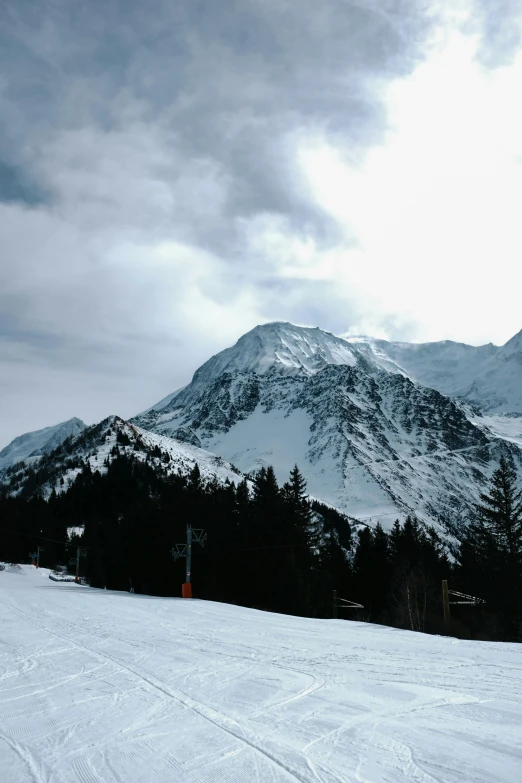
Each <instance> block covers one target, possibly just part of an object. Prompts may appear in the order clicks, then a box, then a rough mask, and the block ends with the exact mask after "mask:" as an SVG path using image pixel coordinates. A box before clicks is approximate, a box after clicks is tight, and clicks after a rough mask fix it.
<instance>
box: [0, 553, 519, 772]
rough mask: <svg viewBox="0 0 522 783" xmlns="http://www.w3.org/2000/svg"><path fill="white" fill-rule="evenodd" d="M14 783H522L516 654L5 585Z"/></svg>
mask: <svg viewBox="0 0 522 783" xmlns="http://www.w3.org/2000/svg"><path fill="white" fill-rule="evenodd" d="M0 623H1V627H2V642H3V643H2V645H0V672H1V679H0V738H1V740H2V741H1V742H0V780H2V781H5V782H6V783H7V782H9V783H35V781H37V782H38V783H43V781H49V783H51V782H52V783H94V781H106V782H107V783H109V781H111V783H120V781H121V782H122V783H123V781H125V783H166V782H167V781H172V782H176V783H177V782H178V781H179V783H211V781H212V783H230V782H231V781H234V783H265V781H267V782H269V783H352V781H353V783H355V782H356V781H359V783H360V782H361V781H365V783H406V781H408V782H409V781H412V782H413V781H418V782H419V783H434V782H435V783H439V782H440V783H462V782H463V781H465V782H466V783H471V782H472V783H515V781H518V780H519V777H520V758H521V755H522V744H521V734H520V725H521V721H522V680H521V678H520V668H521V660H520V645H516V644H505V643H504V644H498V643H491V642H473V641H459V640H457V639H452V638H446V637H437V636H428V635H425V634H420V633H411V632H407V631H399V630H395V629H392V628H385V627H383V626H376V625H367V624H365V623H358V622H345V621H343V620H317V619H305V618H298V617H289V616H283V615H277V614H272V613H265V612H260V611H255V610H252V609H245V608H241V607H237V606H228V605H226V604H219V603H211V602H206V601H198V600H192V601H187V600H182V599H172V598H170V599H166V598H151V597H148V596H144V595H130V594H128V593H116V592H111V591H105V590H93V589H91V588H88V587H81V586H78V585H75V584H60V583H55V582H51V581H50V580H49V579H48V578H45V576H44V575H43V574H42V572H41V571H37V570H36V569H34V568H33V567H31V566H22V569H21V572H20V573H8V572H6V571H2V572H0Z"/></svg>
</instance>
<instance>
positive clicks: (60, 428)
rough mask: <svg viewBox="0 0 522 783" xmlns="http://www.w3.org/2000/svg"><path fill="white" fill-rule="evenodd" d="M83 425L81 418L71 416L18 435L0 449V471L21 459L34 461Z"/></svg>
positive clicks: (82, 427)
mask: <svg viewBox="0 0 522 783" xmlns="http://www.w3.org/2000/svg"><path fill="white" fill-rule="evenodd" d="M85 426H86V425H85V424H84V423H83V421H81V419H77V418H73V419H69V420H68V421H63V422H61V423H60V424H55V425H54V427H45V428H44V429H43V430H36V431H35V432H27V433H26V434H25V435H19V436H18V437H17V438H15V439H14V440H13V441H11V443H10V444H9V445H8V446H6V447H5V448H4V449H2V451H0V471H1V470H3V469H5V468H8V467H10V466H11V465H14V464H15V463H16V462H20V461H21V460H24V461H25V462H28V463H34V462H36V461H37V460H38V459H39V458H40V457H41V456H42V455H43V454H48V453H49V452H50V451H52V450H53V449H55V448H56V447H57V446H59V445H60V444H61V443H63V441H64V440H65V439H66V438H69V437H70V436H71V435H77V434H78V433H80V432H82V430H84V429H85Z"/></svg>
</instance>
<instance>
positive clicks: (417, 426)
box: [132, 323, 522, 531]
mask: <svg viewBox="0 0 522 783" xmlns="http://www.w3.org/2000/svg"><path fill="white" fill-rule="evenodd" d="M519 337H520V336H517V338H514V339H513V340H512V341H510V342H509V343H507V344H506V346H503V347H502V348H498V349H497V348H495V346H484V347H482V348H473V347H471V346H461V345H459V344H457V343H448V342H444V343H432V344H426V345H424V346H412V345H409V344H406V343H387V342H386V341H383V340H372V338H341V337H336V336H335V335H333V334H330V333H328V332H324V331H322V330H321V329H318V328H307V327H298V326H294V325H292V324H288V323H271V324H265V325H263V326H258V327H256V328H255V329H253V330H252V331H251V332H248V333H247V334H245V335H244V336H243V337H241V338H240V339H239V340H238V342H237V343H236V344H235V345H234V346H232V347H231V348H227V349H226V350H224V351H222V352H221V353H219V354H217V355H216V356H214V357H212V358H211V359H209V361H207V362H206V363H205V364H203V365H202V367H200V368H199V369H198V370H197V371H196V373H195V374H194V377H193V379H192V381H191V383H189V384H188V385H187V386H186V387H184V388H183V389H180V390H178V391H177V392H175V393H172V394H170V395H169V396H168V397H166V398H165V399H164V400H162V401H161V402H160V403H157V404H156V405H154V406H153V407H152V408H151V409H149V410H148V411H146V412H145V413H144V414H141V415H139V416H137V417H135V419H133V420H132V421H133V422H134V423H135V424H137V425H139V426H140V427H142V428H143V429H146V430H150V431H153V432H156V433H159V434H163V435H169V436H173V437H175V438H177V439H179V440H182V441H185V442H188V443H192V444H193V445H195V446H198V447H203V448H206V449H209V450H210V451H212V452H214V453H216V454H219V455H220V456H222V457H223V458H224V459H227V460H229V461H230V462H232V463H233V464H235V465H236V466H237V467H238V468H239V469H240V470H242V471H243V472H251V471H254V470H256V469H258V468H259V467H261V466H263V465H267V464H273V465H274V467H275V469H276V473H277V474H278V477H279V478H280V479H281V480H283V479H285V478H286V476H287V475H288V471H289V469H290V468H291V467H292V466H293V464H294V463H297V464H298V465H299V467H300V468H301V470H302V471H303V473H304V475H305V477H306V479H307V481H308V488H309V491H310V493H311V494H313V495H315V496H317V497H318V498H321V499H322V500H324V501H326V502H328V503H331V504H332V505H334V506H336V507H337V508H339V509H340V510H342V511H344V512H345V513H347V514H348V515H350V516H352V517H357V518H360V519H368V520H371V521H373V522H376V521H378V520H379V521H381V522H382V523H383V524H384V525H385V526H389V525H390V524H391V522H393V519H394V518H395V517H397V516H404V515H405V514H406V513H408V512H415V513H416V514H417V515H418V516H419V517H420V518H421V519H424V520H426V521H428V522H431V523H435V524H437V525H439V526H441V527H446V528H447V529H451V530H452V531H458V529H459V526H461V525H462V524H463V520H465V517H466V515H467V514H468V512H469V509H470V507H471V504H472V503H473V502H474V501H476V500H477V499H478V493H479V491H480V490H481V489H482V488H483V487H484V485H485V483H486V482H487V480H488V478H489V476H490V474H491V472H492V470H493V469H494V467H495V466H496V464H497V462H498V459H499V458H500V455H501V454H506V455H507V456H509V457H510V458H511V459H512V460H514V462H515V463H517V464H518V465H522V451H521V450H520V449H519V448H518V445H517V441H516V438H515V439H513V438H511V439H509V438H506V437H504V434H503V433H502V432H500V431H499V432H495V431H494V430H493V429H492V427H491V420H489V419H488V420H485V419H483V418H481V415H480V414H481V412H480V410H479V409H478V408H477V407H473V406H472V405H470V404H468V402H465V400H467V401H471V402H473V403H474V405H475V406H478V405H479V404H481V405H483V406H484V408H487V409H488V410H490V411H491V410H496V411H501V410H502V412H503V413H507V412H514V413H515V414H516V412H517V410H518V409H519V407H517V406H520V410H522V392H521V389H520V387H519V388H518V392H517V385H516V383H515V381H514V380H513V379H515V380H516V378H517V377H518V378H520V371H521V370H522V365H520V364H518V359H517V356H518V355H519V342H520V340H519V339H518V338H519ZM468 349H469V350H468ZM517 367H518V370H517ZM495 368H496V369H495ZM517 372H518V373H519V375H518V376H517ZM495 373H497V374H498V375H499V376H500V380H499V381H498V385H497V386H495V384H494V381H495V378H496V375H495ZM509 379H511V381H512V382H511V381H510V384H508V380H509ZM471 388H474V389H476V393H475V394H474V395H473V394H471V393H468V392H470V389H471ZM441 389H443V390H444V391H441ZM459 391H460V392H462V394H460V395H459V394H457V393H458V392H459ZM517 393H518V396H517ZM488 395H489V396H488ZM457 396H460V397H461V398H462V399H460V400H458V399H454V398H455V397H457ZM501 399H504V402H503V403H501ZM495 406H496V407H495ZM504 409H505V410H504Z"/></svg>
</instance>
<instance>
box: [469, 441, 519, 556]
mask: <svg viewBox="0 0 522 783" xmlns="http://www.w3.org/2000/svg"><path fill="white" fill-rule="evenodd" d="M516 481H517V474H516V473H515V471H514V470H513V468H512V467H510V465H509V463H508V461H507V460H506V458H505V457H504V456H502V457H501V458H500V464H499V467H498V468H497V470H496V471H495V472H494V473H493V476H492V478H491V486H490V490H489V493H488V492H482V493H481V494H480V499H481V501H482V503H480V504H479V505H477V507H476V510H477V516H478V519H479V524H480V525H481V526H482V528H483V533H484V532H485V533H486V536H489V537H490V539H491V540H492V541H493V542H494V544H495V545H496V547H497V548H498V550H500V552H502V553H503V554H504V555H505V558H506V560H507V561H508V562H509V563H510V564H511V565H513V564H515V563H519V562H520V559H521V555H522V490H518V491H517V489H516ZM488 543H489V542H488Z"/></svg>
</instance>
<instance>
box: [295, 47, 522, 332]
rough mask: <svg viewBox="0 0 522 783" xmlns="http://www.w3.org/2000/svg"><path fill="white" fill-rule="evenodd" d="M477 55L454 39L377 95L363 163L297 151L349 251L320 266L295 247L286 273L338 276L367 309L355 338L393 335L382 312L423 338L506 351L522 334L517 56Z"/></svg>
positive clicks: (326, 151) (319, 145)
mask: <svg viewBox="0 0 522 783" xmlns="http://www.w3.org/2000/svg"><path fill="white" fill-rule="evenodd" d="M477 46H478V42H477V39H476V38H475V37H474V36H465V35H463V34H462V33H460V32H452V33H451V34H450V35H449V36H448V37H447V38H446V39H444V40H443V41H441V42H440V43H439V45H438V46H437V47H436V48H434V50H433V51H432V52H431V54H430V56H429V58H428V59H427V60H426V62H424V63H422V64H421V65H419V66H418V67H417V68H416V69H415V71H414V72H413V73H412V74H411V76H409V77H407V78H406V79H402V80H397V81H395V82H393V83H391V84H389V85H384V86H383V90H384V91H385V100H386V105H387V108H388V132H387V135H386V138H385V140H384V143H383V144H382V145H379V146H377V147H375V148H373V149H371V150H370V151H369V152H368V153H367V154H366V156H365V157H364V160H362V161H361V162H358V161H355V162H352V161H351V160H350V153H349V151H347V150H346V149H343V148H342V147H336V146H335V145H333V144H331V143H329V141H328V139H327V138H322V137H321V136H320V135H317V136H312V137H311V138H310V137H307V136H305V137H304V138H303V139H302V140H301V145H300V162H301V165H302V166H303V168H304V169H305V171H306V174H307V177H308V181H309V186H310V190H311V192H312V194H313V196H314V197H315V198H316V200H317V203H318V204H320V205H321V206H322V207H323V208H324V209H325V211H326V212H327V213H329V214H330V215H332V216H333V217H334V218H335V220H336V221H337V222H338V224H339V225H340V226H341V228H342V231H343V233H344V235H345V236H346V237H347V239H348V240H351V241H353V240H354V239H355V241H356V246H355V247H348V248H346V249H339V248H335V249H334V250H333V251H331V252H329V253H325V254H324V256H323V257H322V258H321V257H320V258H317V257H316V255H315V254H314V253H312V252H311V248H310V247H309V246H308V247H306V246H303V247H302V248H301V249H300V254H299V255H298V256H297V263H296V262H295V261H294V262H293V263H290V264H288V265H287V266H286V268H285V274H287V275H289V276H293V275H297V276H301V275H303V274H306V275H308V276H310V277H311V278H313V279H316V280H320V279H332V278H335V279H336V280H337V283H338V285H339V286H342V287H344V288H345V289H346V291H347V292H351V293H353V291H357V292H358V295H359V296H360V297H361V298H362V299H365V300H367V301H371V302H372V304H373V308H372V309H373V313H370V314H368V315H367V316H365V317H364V318H363V319H362V320H361V322H360V323H356V324H353V325H352V329H353V330H354V331H357V330H358V331H360V332H361V331H362V332H366V333H373V334H374V336H381V335H382V336H383V337H389V336H390V334H389V330H387V329H384V330H383V329H382V327H380V324H379V320H380V319H381V318H382V314H383V313H389V314H390V316H391V317H392V318H393V319H396V320H397V321H398V322H399V323H400V322H402V321H406V322H409V323H411V324H414V329H413V330H412V331H413V334H412V337H413V339H416V340H419V341H420V340H426V341H429V340H440V339H446V338H450V339H456V340H459V341H462V342H470V343H473V344H480V343H483V342H489V341H492V342H495V343H503V342H505V341H506V340H507V339H509V337H511V336H512V335H513V334H515V333H516V332H517V331H519V329H520V328H521V326H522V324H521V321H520V304H519V303H520V284H521V283H522V103H521V102H520V101H519V100H517V99H516V98H515V96H516V95H517V93H518V92H519V90H520V87H521V85H522V53H520V54H518V56H517V57H516V58H515V60H514V61H513V63H512V64H510V65H509V66H505V67H500V68H497V69H495V70H493V71H491V70H487V69H485V68H484V67H483V66H482V65H481V64H480V63H479V62H478V60H477V57H476V55H477ZM296 255H297V254H296ZM296 255H294V259H295V258H296ZM376 332H380V333H381V335H377V334H376Z"/></svg>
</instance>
